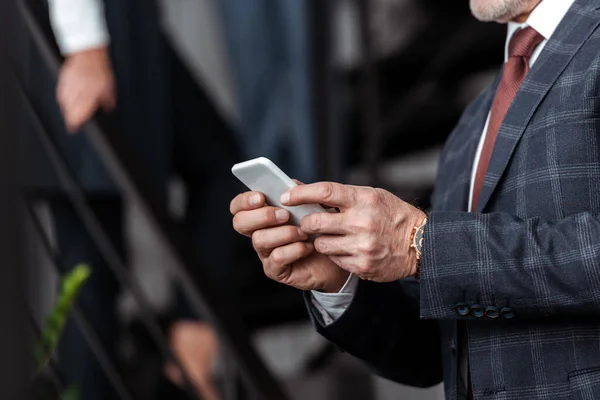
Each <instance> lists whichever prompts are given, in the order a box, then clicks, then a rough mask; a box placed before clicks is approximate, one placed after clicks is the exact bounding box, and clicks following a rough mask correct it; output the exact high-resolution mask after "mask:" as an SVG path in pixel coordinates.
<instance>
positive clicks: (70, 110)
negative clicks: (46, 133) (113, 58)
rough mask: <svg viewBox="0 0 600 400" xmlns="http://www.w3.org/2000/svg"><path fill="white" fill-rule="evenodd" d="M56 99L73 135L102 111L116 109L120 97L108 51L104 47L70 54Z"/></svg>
mask: <svg viewBox="0 0 600 400" xmlns="http://www.w3.org/2000/svg"><path fill="white" fill-rule="evenodd" d="M56 99H57V100H58V104H59V106H60V109H61V111H62V114H63V117H64V119H65V124H66V126H67V129H68V130H69V132H71V133H75V132H76V131H77V130H78V129H79V128H80V127H81V125H83V124H84V123H85V122H87V121H88V120H89V119H90V118H92V116H93V115H94V113H96V111H97V110H98V109H99V108H102V109H104V110H105V111H110V110H112V109H113V108H114V106H115V102H116V94H115V80H114V77H113V73H112V68H111V65H110V59H109V56H108V49H107V48H106V47H102V48H98V49H93V50H85V51H81V52H77V53H73V54H71V55H69V56H68V57H67V58H66V60H65V62H64V64H63V66H62V68H61V70H60V75H59V78H58V85H57V87H56Z"/></svg>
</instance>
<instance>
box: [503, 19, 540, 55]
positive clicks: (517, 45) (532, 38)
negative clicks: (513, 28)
mask: <svg viewBox="0 0 600 400" xmlns="http://www.w3.org/2000/svg"><path fill="white" fill-rule="evenodd" d="M543 41H544V37H543V36H542V35H540V34H539V33H538V32H537V31H536V30H535V29H533V28H532V27H530V26H528V27H527V28H524V29H520V30H519V31H517V32H515V34H514V35H513V37H512V39H511V40H510V45H509V47H508V56H509V57H526V58H529V57H531V54H532V53H533V51H534V50H535V48H536V47H537V46H538V45H539V44H540V43H542V42H543Z"/></svg>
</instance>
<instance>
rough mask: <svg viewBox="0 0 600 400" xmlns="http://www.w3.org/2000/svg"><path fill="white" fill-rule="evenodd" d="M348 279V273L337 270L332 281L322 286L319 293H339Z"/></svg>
mask: <svg viewBox="0 0 600 400" xmlns="http://www.w3.org/2000/svg"><path fill="white" fill-rule="evenodd" d="M349 277H350V272H348V271H344V270H343V269H341V268H339V271H338V273H337V274H336V276H335V277H334V278H333V279H330V280H329V281H327V282H325V283H324V284H323V287H322V288H321V289H320V290H319V291H320V292H323V293H339V292H340V291H341V290H342V288H343V287H344V285H345V284H346V282H347V281H348V278H349Z"/></svg>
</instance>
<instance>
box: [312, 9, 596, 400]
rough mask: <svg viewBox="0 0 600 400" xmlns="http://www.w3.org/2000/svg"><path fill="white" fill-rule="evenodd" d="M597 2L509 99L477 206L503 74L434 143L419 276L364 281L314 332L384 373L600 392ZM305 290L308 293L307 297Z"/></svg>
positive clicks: (479, 394) (566, 26)
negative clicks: (486, 138)
mask: <svg viewBox="0 0 600 400" xmlns="http://www.w3.org/2000/svg"><path fill="white" fill-rule="evenodd" d="M599 24H600V2H598V1H594V0H577V1H576V2H575V4H574V5H573V7H572V8H571V10H570V11H569V13H568V14H567V15H566V17H565V18H564V20H563V21H562V22H561V24H560V25H559V27H558V29H557V30H556V32H555V33H554V35H553V37H552V38H550V40H549V41H548V43H547V44H546V46H545V48H544V49H543V51H542V53H541V55H540V58H539V59H538V60H537V61H536V63H535V64H534V66H533V67H532V69H531V70H530V72H529V74H528V76H527V78H526V80H525V82H524V83H523V85H522V87H521V89H520V90H519V92H518V94H517V96H516V98H515V99H514V102H513V104H512V105H511V108H510V109H509V111H508V114H507V116H506V118H505V120H504V123H503V124H502V127H501V129H500V132H499V136H498V138H497V141H496V144H495V148H494V152H493V156H492V158H491V162H490V166H489V170H488V173H487V176H486V179H485V182H484V187H483V190H482V194H481V199H480V201H479V205H478V209H477V210H476V213H468V212H466V211H467V207H468V206H467V204H468V196H469V185H470V180H471V171H472V166H473V160H474V156H475V152H476V148H477V144H478V142H479V139H480V137H481V133H482V130H483V127H484V124H485V121H486V117H487V114H488V112H489V110H490V107H491V102H492V98H493V96H494V93H495V89H496V86H497V84H498V81H499V79H496V82H495V83H494V84H493V85H492V86H491V87H490V88H488V89H487V90H486V91H485V92H484V93H482V94H481V95H480V96H479V97H478V98H477V99H476V100H475V101H474V102H473V103H472V104H471V105H469V106H468V108H467V109H466V111H465V113H464V115H463V116H462V118H461V120H460V121H459V123H458V126H457V127H456V129H455V130H454V131H453V133H452V134H451V136H450V137H449V139H448V141H447V143H446V146H445V148H444V150H443V152H442V155H441V158H440V165H439V174H438V179H437V184H436V190H435V193H434V195H433V203H432V204H433V209H432V211H431V212H430V213H429V222H428V224H427V226H426V228H425V239H424V247H423V250H424V254H423V260H422V270H421V277H420V285H418V284H417V283H416V282H415V281H414V280H412V279H407V280H404V281H398V282H393V283H386V284H378V283H373V282H367V281H361V282H360V284H359V285H358V289H357V292H356V294H355V298H354V299H353V302H352V304H351V305H350V307H349V308H348V309H347V310H346V312H345V313H344V314H343V315H342V316H341V318H340V319H338V320H337V321H336V322H334V323H333V324H332V325H329V326H325V325H324V323H323V320H322V317H321V316H320V314H319V312H318V311H317V310H316V309H315V308H314V307H313V306H312V305H311V303H310V301H309V302H308V305H309V310H310V313H311V317H312V319H313V322H314V323H315V325H316V327H317V329H318V331H319V332H320V333H321V334H323V335H324V336H325V337H327V338H328V339H330V340H332V341H333V342H335V343H336V344H337V345H338V346H339V347H340V348H341V349H343V350H345V351H347V352H349V353H351V354H353V355H355V356H356V357H358V358H360V359H362V360H364V361H365V362H366V363H367V364H368V365H369V366H371V367H372V368H373V370H374V371H375V372H376V373H378V374H380V375H382V376H384V377H387V378H389V379H391V380H394V381H397V382H400V383H403V384H408V385H414V386H421V387H425V386H430V385H434V384H436V383H438V382H440V381H442V380H443V381H444V385H445V393H446V398H447V399H449V400H451V399H455V398H456V396H457V384H458V381H459V376H458V363H459V355H460V353H461V351H462V350H463V349H462V348H460V346H461V341H460V340H459V338H460V337H461V335H460V334H459V332H461V331H466V334H467V337H468V357H469V362H470V373H471V380H472V385H473V391H474V392H473V393H474V397H475V399H500V398H501V399H515V400H516V399H519V400H521V399H531V398H548V399H554V400H559V399H586V400H590V399H600V319H599V318H598V316H599V315H600V215H599V214H600V82H599V81H600V29H598V25H599ZM307 296H308V295H307Z"/></svg>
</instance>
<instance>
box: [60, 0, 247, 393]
mask: <svg viewBox="0 0 600 400" xmlns="http://www.w3.org/2000/svg"><path fill="white" fill-rule="evenodd" d="M50 15H51V22H52V26H53V29H54V31H55V33H56V38H57V41H58V44H59V47H60V49H61V51H62V53H63V54H64V56H65V61H64V63H63V66H62V68H61V70H60V75H59V79H58V83H57V87H56V99H57V100H58V104H59V106H60V110H61V112H62V115H63V117H64V122H65V125H66V128H67V130H68V131H69V133H71V135H66V134H64V133H63V132H55V136H57V141H58V142H59V144H60V145H61V147H62V149H63V150H64V151H65V154H66V158H67V160H68V161H69V163H70V165H71V167H72V169H73V170H74V171H75V172H76V174H77V177H78V179H79V181H80V183H81V184H82V186H83V187H84V188H85V190H86V193H87V194H88V202H89V204H90V206H91V207H92V209H93V210H94V211H95V213H96V215H97V217H98V219H99V220H100V222H101V223H102V226H103V228H104V230H105V231H106V232H107V234H108V236H109V237H110V238H111V239H112V240H113V242H114V244H115V246H116V247H117V248H118V249H119V250H120V252H121V253H122V254H123V256H125V254H126V245H125V240H126V239H125V237H124V232H123V229H124V226H123V225H124V219H123V214H124V210H123V201H122V199H121V197H120V195H119V192H118V190H117V188H116V187H115V185H114V183H113V182H112V180H111V179H110V177H109V175H108V173H107V172H106V170H105V169H104V167H103V166H102V163H101V161H100V160H99V159H98V157H97V155H96V154H95V152H94V151H93V149H92V148H90V147H89V144H87V142H86V141H85V138H84V136H83V135H80V134H78V132H79V130H80V128H81V127H82V125H83V124H84V123H85V122H87V121H88V120H89V119H90V118H91V117H92V116H93V115H94V114H95V113H96V112H97V111H98V110H99V109H103V110H106V111H111V110H113V111H114V116H115V119H116V121H117V122H118V125H119V127H120V128H121V131H122V134H123V135H125V136H126V139H127V141H128V144H129V145H130V149H131V151H132V152H134V153H135V156H136V158H137V159H139V160H140V161H141V162H142V163H143V165H144V168H146V170H147V172H148V174H149V176H151V177H152V178H153V179H154V183H155V185H156V192H157V193H161V194H162V196H163V198H162V200H163V203H164V206H165V207H166V206H167V194H166V193H167V191H166V188H167V184H168V181H169V179H170V177H171V175H172V173H173V172H175V173H177V174H179V175H180V176H181V177H182V178H183V180H184V181H185V182H186V184H187V193H188V198H187V200H188V201H187V209H186V216H185V225H186V227H187V228H188V231H189V234H190V235H191V237H192V239H193V242H194V244H195V248H196V249H197V250H198V253H199V255H200V257H201V260H202V266H203V267H204V270H205V271H206V272H208V273H210V274H211V276H212V278H214V279H215V281H217V282H221V283H222V282H229V281H231V280H232V279H234V278H232V275H234V274H233V273H232V269H233V266H234V265H236V264H239V263H240V260H236V259H235V258H236V257H237V256H238V255H237V254H236V251H235V243H236V240H237V238H236V237H235V234H234V233H233V232H231V230H230V229H229V228H228V223H227V222H228V213H227V207H226V204H227V202H228V199H229V198H230V197H231V196H232V195H233V194H234V193H235V191H236V188H237V184H236V183H235V182H234V180H233V179H232V177H231V175H230V172H229V170H230V167H231V165H233V164H234V163H235V162H237V161H239V158H238V156H237V155H236V154H237V152H236V143H235V141H234V139H233V133H232V131H231V129H230V128H229V127H228V126H227V124H226V123H225V122H224V121H223V120H222V118H221V116H220V115H219V114H218V112H217V111H216V110H215V108H214V106H213V105H212V103H211V101H210V100H209V99H208V97H207V96H206V94H205V93H204V92H203V91H202V90H201V89H200V88H199V87H198V85H197V83H196V82H195V81H194V80H193V79H192V78H191V74H190V73H189V71H187V70H186V68H185V66H184V65H183V64H182V62H181V60H180V59H179V58H178V57H177V56H176V55H175V54H174V53H173V50H172V49H171V47H170V46H169V45H168V44H167V40H166V38H165V35H164V33H163V32H162V30H161V21H160V19H161V17H160V15H159V10H158V5H157V4H156V2H155V1H147V0H106V1H105V2H102V1H100V0H85V1H83V0H51V1H50ZM50 204H51V211H52V214H53V217H54V221H55V226H56V232H57V238H58V244H59V247H60V250H61V252H62V256H63V257H62V259H63V261H64V263H65V266H64V267H65V268H71V267H73V266H75V265H77V264H78V263H79V262H87V263H89V264H90V265H91V266H92V268H93V274H92V277H91V279H90V281H89V283H88V284H87V285H86V287H85V288H84V290H83V293H82V294H81V298H80V306H81V308H82V309H83V310H84V311H85V312H86V314H87V315H88V317H89V318H90V320H91V322H92V324H93V326H94V328H95V329H96V330H97V331H98V333H99V335H100V337H101V339H102V342H103V343H104V344H105V346H106V347H107V349H109V353H110V354H111V356H113V357H114V358H116V344H117V343H118V340H117V339H118V334H119V329H118V328H119V327H118V320H117V315H116V309H115V302H116V300H117V297H118V293H119V289H120V287H119V285H118V282H117V281H116V279H115V277H114V275H113V273H112V271H111V270H110V269H109V268H108V267H107V265H106V261H105V260H104V258H103V257H102V255H101V254H100V253H99V252H98V250H97V249H96V247H95V245H94V242H93V240H92V239H91V238H90V236H89V234H88V233H87V231H86V229H85V227H84V226H83V224H82V223H81V221H80V220H79V218H78V216H77V215H76V213H75V211H74V209H73V208H72V206H71V205H70V204H69V202H68V200H67V199H66V198H64V197H63V196H56V197H53V198H52V200H51V202H50ZM190 317H191V313H190V312H189V311H188V310H187V308H186V307H185V305H184V304H181V305H180V306H179V307H178V313H177V315H176V316H175V319H176V320H177V319H179V322H175V323H174V324H172V325H171V328H170V329H169V333H170V340H171V347H172V349H173V350H174V352H175V353H176V354H177V355H178V357H179V358H180V359H181V361H182V362H183V364H184V365H185V366H186V369H187V372H188V374H189V375H190V377H191V378H192V379H193V381H194V383H195V384H196V386H197V389H198V390H199V392H200V393H201V394H202V396H203V397H204V398H206V399H215V398H217V397H218V396H217V393H216V389H215V387H214V385H213V382H212V376H211V374H212V365H213V363H214V361H215V358H216V355H217V351H216V343H217V338H216V336H215V333H214V332H213V330H212V328H211V327H210V326H209V325H208V324H206V323H203V322H193V321H189V318H190ZM186 320H188V321H186ZM59 352H60V358H61V365H63V366H64V369H65V372H66V377H67V380H68V381H69V382H72V383H77V384H80V385H81V386H82V389H83V398H85V399H86V400H87V399H108V398H115V395H114V393H112V391H111V389H110V385H109V383H108V382H107V381H106V379H105V378H104V374H103V373H102V370H101V369H100V367H99V365H98V363H97V361H96V359H95V357H94V355H93V354H92V353H91V352H90V350H89V348H88V346H87V344H86V342H85V340H84V338H83V335H82V334H81V333H80V332H79V329H78V327H77V326H76V324H74V323H70V324H69V325H68V327H67V330H66V332H65V335H64V338H63V340H62V341H61V346H60V351H59ZM166 372H167V375H168V376H169V377H170V378H171V379H172V380H173V381H175V382H177V383H180V382H181V377H180V375H179V373H178V370H177V369H175V368H174V367H173V366H172V365H167V366H166Z"/></svg>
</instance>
